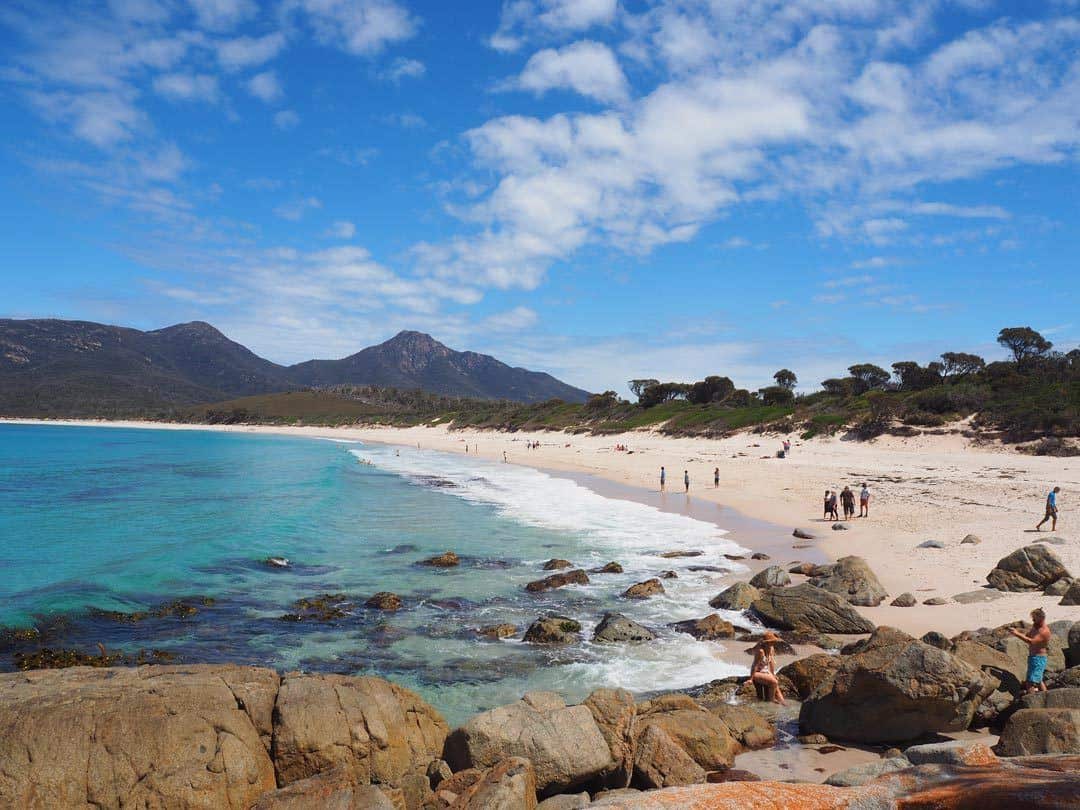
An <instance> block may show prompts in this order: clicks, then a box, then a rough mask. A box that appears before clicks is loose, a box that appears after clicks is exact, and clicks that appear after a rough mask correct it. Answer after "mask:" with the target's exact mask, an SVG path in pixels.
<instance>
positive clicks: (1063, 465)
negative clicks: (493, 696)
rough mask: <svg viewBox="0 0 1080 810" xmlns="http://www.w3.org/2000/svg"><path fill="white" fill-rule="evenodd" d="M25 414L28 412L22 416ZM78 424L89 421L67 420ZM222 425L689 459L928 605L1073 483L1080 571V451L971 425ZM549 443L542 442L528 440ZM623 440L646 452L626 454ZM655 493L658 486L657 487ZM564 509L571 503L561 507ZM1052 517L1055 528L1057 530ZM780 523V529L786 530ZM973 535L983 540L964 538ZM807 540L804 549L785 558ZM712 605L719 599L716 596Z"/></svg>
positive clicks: (906, 624)
mask: <svg viewBox="0 0 1080 810" xmlns="http://www.w3.org/2000/svg"><path fill="white" fill-rule="evenodd" d="M9 421H20V420H9ZM64 424H78V423H66V422H65V423H64ZM93 424H99V425H100V424H111V425H116V426H129V427H157V428H162V427H173V428H177V429H191V428H195V427H196V426H187V425H172V426H169V425H163V424H160V423H145V422H110V423H101V422H94V423H93ZM211 429H214V430H225V431H235V432H261V433H279V434H289V435H301V436H322V437H333V438H344V439H359V440H366V441H377V442H386V443H391V444H401V445H407V446H413V447H415V446H416V445H417V444H419V445H420V446H421V447H423V448H428V449H435V450H443V451H449V452H457V453H464V452H465V445H466V443H468V445H469V447H470V452H473V451H474V450H475V449H477V448H478V451H479V455H480V456H481V457H482V458H486V459H494V460H499V459H501V458H502V457H503V453H504V452H505V453H506V454H507V459H508V461H509V463H511V464H526V465H530V466H534V467H538V468H542V469H548V470H552V471H563V472H570V473H585V474H590V475H594V476H598V477H601V478H604V479H608V480H611V481H614V482H618V483H622V484H627V485H631V486H634V487H640V488H641V489H642V490H643V492H642V493H641V494H642V495H643V496H644V497H645V498H647V499H652V500H654V501H655V502H656V503H657V504H658V505H659V504H661V503H662V502H663V501H664V499H666V502H667V504H668V505H671V504H673V503H675V502H676V499H682V498H685V497H686V496H685V495H684V494H683V483H682V478H683V470H687V471H689V474H690V480H691V486H690V496H689V497H690V498H691V499H694V500H696V501H698V502H699V503H701V502H704V503H716V504H723V505H724V506H728V507H732V508H734V509H736V510H738V511H739V512H741V513H742V514H744V515H746V516H748V517H750V518H756V519H759V520H764V521H769V522H771V523H773V524H778V525H779V526H781V527H783V536H778V537H777V538H775V539H774V540H772V541H771V542H770V544H769V545H770V548H771V549H773V550H775V548H776V547H777V544H778V543H783V542H787V541H790V542H789V545H792V546H794V545H796V544H800V543H803V542H805V541H799V540H797V539H795V538H794V537H790V533H791V530H792V529H793V528H795V527H801V528H804V529H806V530H808V531H810V532H811V533H813V534H814V535H816V537H817V539H816V540H815V541H813V545H815V546H817V547H819V548H820V549H821V551H822V552H824V553H825V554H826V555H827V556H829V557H832V558H837V557H841V556H844V555H847V554H856V555H859V556H861V557H863V558H865V559H866V560H867V562H868V563H869V564H870V566H871V568H873V570H874V571H875V572H876V573H877V575H878V577H879V578H880V579H881V581H882V584H883V585H884V586H885V587H886V588H887V589H888V590H889V593H890V594H891V595H897V594H900V593H902V592H904V591H911V592H912V593H914V594H915V596H916V597H917V598H918V599H919V601H920V603H921V602H923V601H925V600H926V599H929V598H931V597H946V598H951V597H952V596H953V595H955V594H958V593H962V592H966V591H972V590H977V589H980V588H981V587H982V586H984V585H985V584H986V579H985V577H986V574H987V573H988V572H989V571H990V569H991V568H993V566H994V563H996V562H997V560H999V559H1000V558H1001V557H1003V556H1005V555H1006V554H1008V553H1009V552H1011V551H1013V550H1015V549H1016V548H1019V547H1021V546H1023V545H1027V544H1029V543H1032V542H1033V541H1035V540H1038V539H1040V537H1041V538H1046V537H1049V536H1051V535H1050V532H1049V531H1044V532H1043V533H1042V534H1036V533H1034V532H1033V531H1032V530H1033V528H1034V526H1035V524H1036V523H1037V522H1038V521H1039V520H1040V519H1041V518H1042V514H1043V500H1044V498H1045V496H1046V491H1047V490H1048V488H1049V487H1051V486H1054V485H1058V486H1061V487H1062V493H1061V495H1060V496H1059V505H1060V509H1061V520H1060V521H1059V525H1058V531H1057V532H1056V533H1054V535H1053V536H1056V537H1060V538H1065V539H1066V541H1067V542H1066V543H1065V544H1063V545H1054V546H1052V548H1053V550H1054V551H1055V552H1056V553H1057V554H1058V555H1059V556H1060V557H1061V558H1062V560H1063V561H1064V562H1065V565H1066V566H1067V567H1068V568H1069V570H1070V571H1071V572H1073V573H1074V574H1080V531H1077V528H1076V525H1075V523H1076V521H1078V520H1080V502H1078V501H1077V498H1078V497H1080V459H1063V458H1049V457H1036V456H1027V455H1023V454H1019V453H1016V452H1014V451H1011V450H1009V449H1005V448H1002V447H1000V446H997V447H986V446H975V445H973V444H972V443H971V442H970V441H969V440H967V439H965V438H963V437H961V436H960V435H958V434H950V435H925V436H920V437H917V438H912V439H901V438H892V437H889V438H882V439H877V440H875V441H872V442H865V443H860V442H851V441H843V440H841V439H836V438H831V439H820V438H819V439H813V440H809V441H801V440H799V439H798V438H797V437H795V436H789V437H787V438H789V439H790V440H791V441H792V443H793V448H792V453H791V454H790V457H789V458H786V459H778V458H776V457H775V454H776V450H777V449H779V447H780V442H781V441H782V439H783V438H784V437H782V436H775V435H774V436H758V435H753V434H739V435H737V436H733V437H729V438H726V439H723V440H703V439H690V438H670V437H665V436H661V435H659V434H656V433H652V432H635V433H630V434H623V435H616V436H586V435H575V436H571V435H568V434H562V433H524V432H521V433H513V434H510V433H495V432H490V431H472V430H464V431H451V430H448V429H447V428H446V427H444V426H440V427H432V428H429V427H414V428H381V427H365V428H361V427H356V428H324V427H267V426H218V427H214V428H211ZM531 441H539V442H540V443H541V447H540V448H539V449H536V450H528V449H526V444H527V443H528V442H531ZM617 444H623V445H626V446H627V447H629V449H630V450H632V451H633V452H632V453H626V452H619V451H615V450H614V447H615V446H616V445H617ZM661 465H664V466H665V467H667V470H668V486H667V489H668V492H667V493H666V494H664V495H661V494H660V493H659V492H658V472H659V468H660V466H661ZM716 467H719V468H720V486H719V487H718V488H714V487H713V469H714V468H716ZM863 481H866V482H867V483H868V484H869V485H870V489H871V492H872V493H873V496H872V500H871V510H870V518H869V519H856V520H852V521H848V523H847V525H848V526H849V529H848V531H832V530H831V528H830V525H829V524H828V523H826V522H824V521H822V517H821V513H822V507H821V502H822V496H823V495H824V491H825V490H826V489H838V488H842V487H843V486H844V485H848V486H850V487H852V489H857V488H858V486H859V485H860V484H861V483H862V482H863ZM645 491H648V492H649V493H651V494H648V495H646V494H645ZM552 507H553V508H557V504H553V505H552ZM1048 526H1049V524H1047V527H1044V529H1048ZM779 533H780V531H779V530H778V534H779ZM967 534H975V535H978V536H979V537H980V538H981V540H982V542H981V543H980V544H978V545H961V544H960V540H961V539H962V538H963V537H964V536H965V535H967ZM929 539H935V540H941V541H943V542H944V543H945V545H946V547H945V548H944V549H922V548H917V546H918V545H919V544H920V543H922V542H923V541H925V540H929ZM800 553H802V554H804V555H805V551H802V550H800V549H795V548H792V549H791V551H790V557H789V558H787V559H777V560H775V561H776V562H778V563H781V564H785V563H788V562H790V561H792V560H797V559H799V557H800ZM1059 601H1060V598H1059V597H1046V596H1042V595H1041V594H1026V593H1011V594H1004V595H1003V596H1002V597H1001V598H1000V599H997V600H994V601H991V602H982V603H974V604H959V603H956V602H953V601H951V599H950V602H949V603H948V604H947V605H944V606H928V605H922V604H919V605H917V606H916V607H913V608H898V607H890V606H888V603H887V601H886V602H883V603H882V605H881V606H879V607H877V608H860V610H861V611H862V612H863V613H864V614H865V615H866V616H867V617H868V618H870V619H871V620H872V621H874V622H875V623H877V624H887V625H891V626H894V627H899V628H900V629H902V630H905V631H907V632H909V633H912V634H916V635H921V634H922V633H924V632H926V631H927V630H938V631H941V632H943V633H946V634H948V635H952V634H955V633H958V632H960V631H962V630H965V629H974V628H977V627H981V626H988V627H992V626H996V625H1000V624H1003V623H1005V622H1008V621H1013V620H1016V619H1020V618H1026V617H1027V614H1028V613H1029V612H1030V610H1031V609H1032V608H1034V607H1036V606H1039V607H1042V608H1044V609H1045V610H1046V612H1047V615H1048V617H1049V619H1050V621H1056V620H1058V619H1070V620H1072V621H1077V620H1080V607H1062V606H1060V605H1058V602H1059ZM702 609H703V612H707V606H706V605H702Z"/></svg>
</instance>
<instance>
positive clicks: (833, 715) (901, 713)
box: [799, 627, 996, 743]
mask: <svg viewBox="0 0 1080 810" xmlns="http://www.w3.org/2000/svg"><path fill="white" fill-rule="evenodd" d="M995 685H996V684H995V682H994V681H992V680H991V679H990V678H987V677H986V676H985V675H984V674H983V673H982V672H981V671H980V670H978V669H976V668H975V667H973V666H971V665H969V664H967V663H965V662H963V661H961V660H960V659H958V658H956V657H955V656H953V655H952V654H950V653H947V652H945V651H944V650H939V649H937V648H936V647H931V646H930V645H928V644H925V643H923V642H921V641H917V640H915V639H913V638H912V637H911V636H908V635H907V634H905V633H902V632H900V631H899V630H895V629H893V628H891V627H880V628H878V629H877V630H876V631H875V632H874V634H873V635H872V636H871V637H870V638H869V639H867V640H866V641H863V642H859V643H858V644H856V645H854V648H853V649H852V650H851V651H850V654H847V655H843V656H841V658H840V665H839V666H838V667H837V669H836V671H835V672H834V673H833V674H832V676H831V677H829V678H828V679H826V680H825V681H823V682H822V683H821V684H819V685H818V687H817V688H816V689H815V690H814V691H813V693H812V694H810V696H809V697H808V698H807V699H806V701H805V702H804V703H803V705H802V709H801V711H800V715H799V723H800V726H801V727H802V729H803V733H821V734H825V735H826V736H827V737H829V738H830V739H843V740H853V741H856V742H867V743H884V742H902V741H906V740H912V739H915V738H917V737H920V736H922V735H923V734H929V733H934V732H945V731H961V730H964V729H966V728H967V727H968V726H969V725H970V724H971V720H972V718H973V717H974V714H975V710H976V709H977V708H978V706H979V704H980V703H981V702H982V700H983V699H984V698H985V697H986V696H987V695H989V694H990V693H991V692H992V691H993V689H994V687H995Z"/></svg>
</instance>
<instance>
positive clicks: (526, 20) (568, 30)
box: [488, 0, 618, 52]
mask: <svg viewBox="0 0 1080 810" xmlns="http://www.w3.org/2000/svg"><path fill="white" fill-rule="evenodd" d="M617 10H618V3H617V2H616V0H506V2H504V3H503V7H502V13H501V14H500V16H499V27H498V30H496V32H495V33H494V34H492V36H491V38H490V39H489V40H488V44H489V45H491V47H492V48H494V49H495V50H497V51H504V52H509V51H516V50H518V49H519V48H520V47H521V46H522V45H524V44H525V42H526V40H527V39H529V38H530V36H532V35H534V34H547V35H551V34H556V35H557V34H574V33H579V32H581V31H585V30H588V29H589V28H592V27H593V26H594V25H605V24H608V23H611V22H613V21H614V19H615V15H616V12H617Z"/></svg>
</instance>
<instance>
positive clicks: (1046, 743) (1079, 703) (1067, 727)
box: [997, 688, 1080, 757]
mask: <svg viewBox="0 0 1080 810" xmlns="http://www.w3.org/2000/svg"><path fill="white" fill-rule="evenodd" d="M1020 706H1021V708H1020V709H1019V710H1018V711H1016V712H1014V713H1013V714H1012V715H1011V716H1010V717H1009V719H1008V721H1007V722H1006V723H1005V728H1004V729H1002V731H1001V737H1000V738H999V739H998V744H997V752H998V754H1000V755H1001V756H1005V757H1017V756H1026V755H1031V754H1080V688H1071V689H1070V688H1065V689H1052V690H1051V691H1049V692H1035V693H1032V694H1029V695H1025V696H1024V697H1023V698H1022V699H1021V701H1020Z"/></svg>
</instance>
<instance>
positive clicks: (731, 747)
mask: <svg viewBox="0 0 1080 810" xmlns="http://www.w3.org/2000/svg"><path fill="white" fill-rule="evenodd" d="M649 726H658V727H659V728H661V729H663V730H664V731H665V732H666V733H667V735H668V736H669V737H670V738H671V739H672V740H673V741H674V742H675V744H676V745H678V746H679V747H680V748H681V749H682V750H683V751H685V752H686V753H687V754H689V755H690V758H691V759H693V760H694V761H695V762H696V763H697V764H698V765H700V766H701V767H702V768H704V769H705V770H707V771H716V770H722V769H724V768H730V767H731V765H732V763H733V762H734V761H735V755H736V754H738V753H739V751H740V750H741V746H740V744H739V742H738V740H736V739H735V736H734V735H733V734H732V733H731V729H730V728H728V726H727V725H726V724H725V723H724V721H723V720H722V719H721V718H720V717H719V716H718V715H716V714H713V713H712V712H709V711H707V710H706V709H704V708H703V707H701V706H700V705H698V704H697V703H696V702H695V701H694V700H693V699H692V698H689V697H687V696H686V695H681V694H671V695H662V696H660V697H658V698H654V699H653V700H649V701H646V702H644V703H641V704H639V705H638V719H637V727H638V729H640V730H641V731H642V732H644V730H645V729H647V728H648V727H649Z"/></svg>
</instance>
